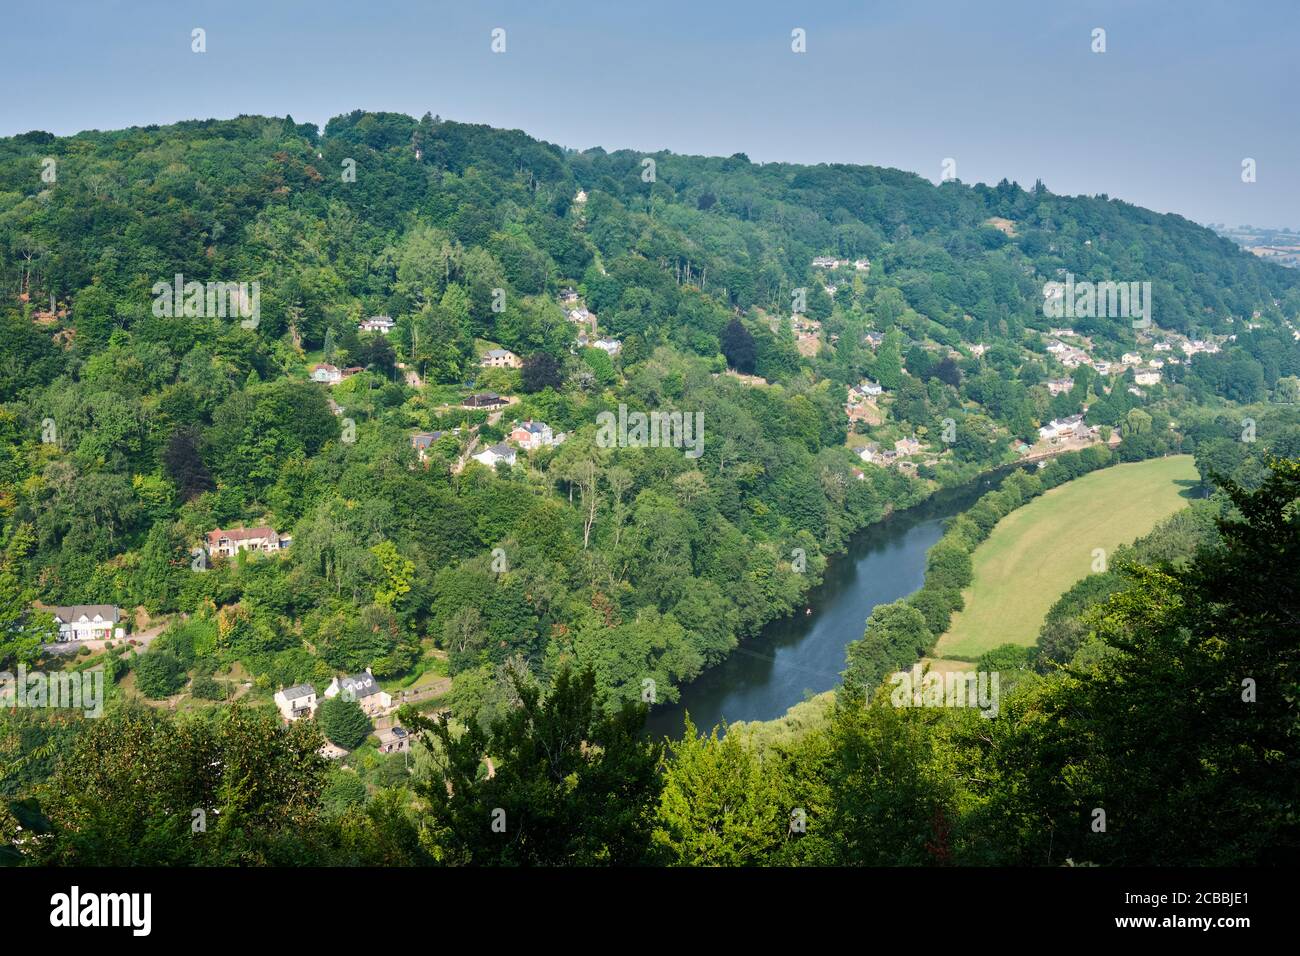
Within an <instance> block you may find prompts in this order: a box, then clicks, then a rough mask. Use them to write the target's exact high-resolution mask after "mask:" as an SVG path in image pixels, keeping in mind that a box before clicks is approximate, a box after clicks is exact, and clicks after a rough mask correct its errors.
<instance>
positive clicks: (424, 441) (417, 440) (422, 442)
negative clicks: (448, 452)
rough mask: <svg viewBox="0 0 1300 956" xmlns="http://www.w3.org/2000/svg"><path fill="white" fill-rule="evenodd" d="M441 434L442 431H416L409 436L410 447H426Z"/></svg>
mask: <svg viewBox="0 0 1300 956" xmlns="http://www.w3.org/2000/svg"><path fill="white" fill-rule="evenodd" d="M442 435H443V433H442V432H416V433H415V434H414V435H412V436H411V447H412V448H417V449H424V448H428V447H429V446H430V445H432V444H433V443H434V442H436V441H437V440H438V439H439V438H441V437H442Z"/></svg>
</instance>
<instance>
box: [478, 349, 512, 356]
mask: <svg viewBox="0 0 1300 956" xmlns="http://www.w3.org/2000/svg"><path fill="white" fill-rule="evenodd" d="M483 354H484V355H485V356H486V357H488V358H509V357H510V356H512V355H514V354H515V353H514V352H512V351H510V350H509V349H488V350H487V351H486V352H484V353H483Z"/></svg>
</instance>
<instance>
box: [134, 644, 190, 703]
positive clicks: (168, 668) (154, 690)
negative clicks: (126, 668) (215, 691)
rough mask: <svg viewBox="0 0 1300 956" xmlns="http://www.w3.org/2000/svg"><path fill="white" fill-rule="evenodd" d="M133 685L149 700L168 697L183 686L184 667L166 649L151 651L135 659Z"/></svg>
mask: <svg viewBox="0 0 1300 956" xmlns="http://www.w3.org/2000/svg"><path fill="white" fill-rule="evenodd" d="M134 670H135V685H136V687H137V688H139V690H140V693H142V694H144V696H146V697H148V698H149V699H150V700H161V699H162V698H164V697H170V696H171V695H172V694H174V693H176V692H177V691H178V690H180V689H181V688H182V687H183V686H185V668H184V666H183V665H182V664H181V662H180V659H179V658H178V657H177V656H176V655H175V654H172V653H170V652H168V651H152V652H150V653H148V654H143V655H141V656H140V657H137V658H136V659H135V666H134Z"/></svg>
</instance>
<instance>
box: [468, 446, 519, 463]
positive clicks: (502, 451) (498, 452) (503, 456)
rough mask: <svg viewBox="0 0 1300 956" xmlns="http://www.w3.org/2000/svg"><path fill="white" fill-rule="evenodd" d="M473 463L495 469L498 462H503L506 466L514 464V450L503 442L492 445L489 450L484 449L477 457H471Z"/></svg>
mask: <svg viewBox="0 0 1300 956" xmlns="http://www.w3.org/2000/svg"><path fill="white" fill-rule="evenodd" d="M473 458H474V460H475V461H480V462H482V463H483V464H485V465H487V466H488V467H489V468H495V467H496V466H497V463H498V462H502V461H504V462H505V463H506V464H507V465H513V464H514V463H515V459H516V455H515V450H514V449H513V448H511V447H510V446H509V445H507V444H506V443H505V442H501V443H499V444H496V445H493V446H492V447H491V448H485V449H483V450H482V451H481V452H479V453H478V454H477V455H474V456H473Z"/></svg>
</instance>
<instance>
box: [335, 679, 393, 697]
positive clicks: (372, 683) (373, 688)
mask: <svg viewBox="0 0 1300 956" xmlns="http://www.w3.org/2000/svg"><path fill="white" fill-rule="evenodd" d="M338 681H339V686H340V687H342V688H343V689H344V690H346V691H351V692H352V693H353V695H355V696H356V697H357V699H360V698H362V697H370V696H372V695H374V694H378V693H381V692H382V690H383V688H381V687H380V686H379V682H378V681H376V680H375V678H374V676H373V675H371V674H353V675H352V676H351V677H340V678H339V679H338Z"/></svg>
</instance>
